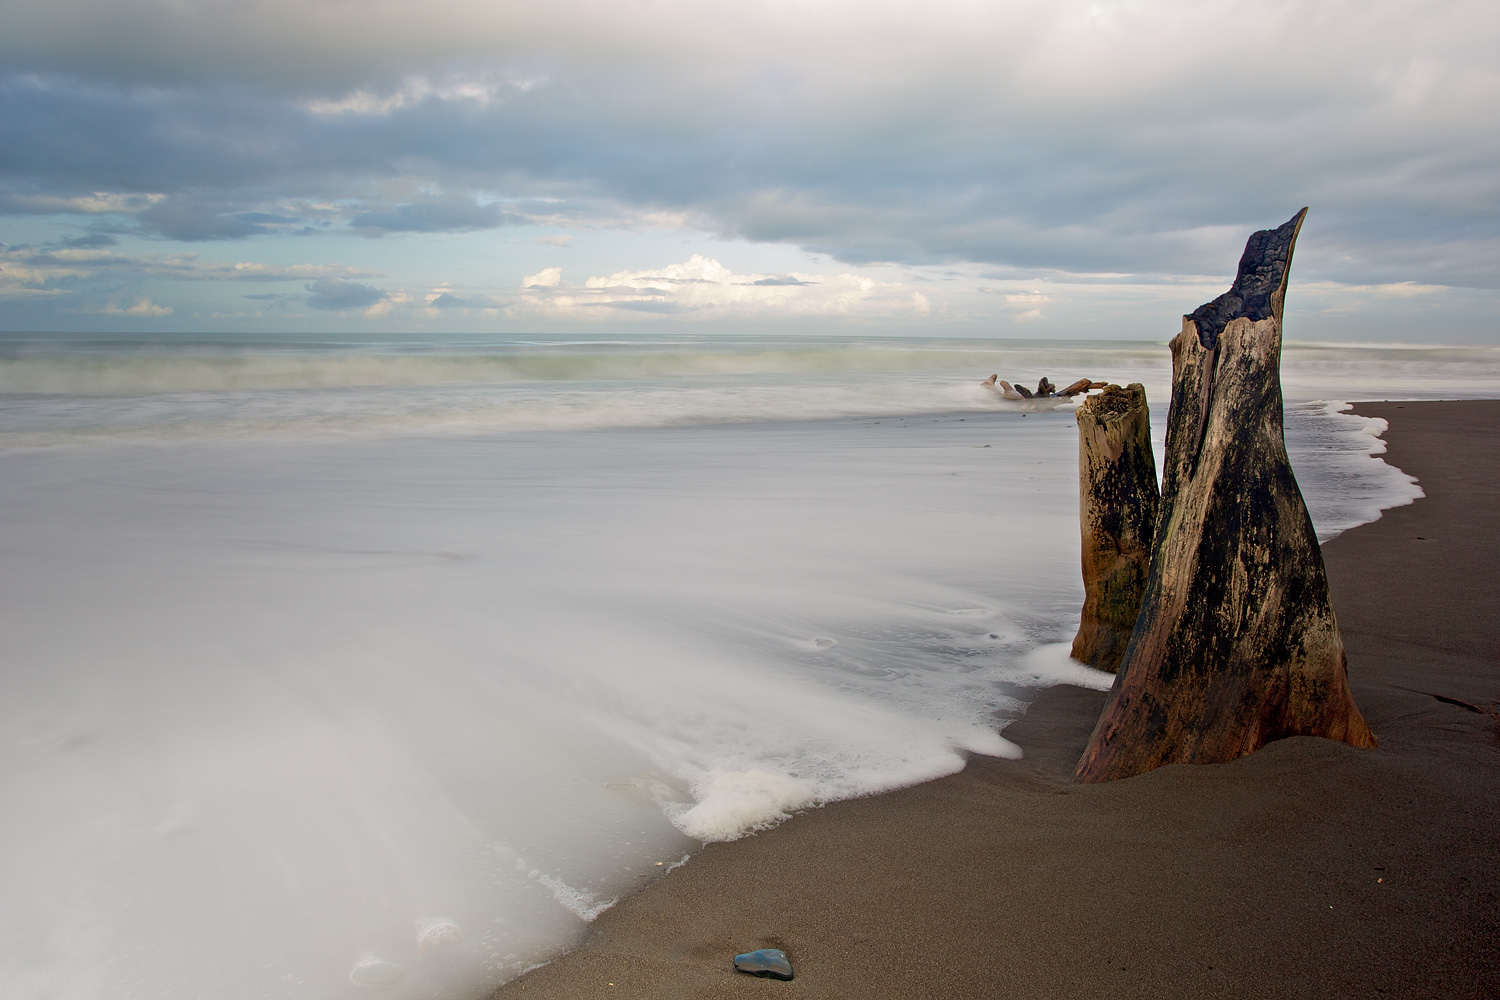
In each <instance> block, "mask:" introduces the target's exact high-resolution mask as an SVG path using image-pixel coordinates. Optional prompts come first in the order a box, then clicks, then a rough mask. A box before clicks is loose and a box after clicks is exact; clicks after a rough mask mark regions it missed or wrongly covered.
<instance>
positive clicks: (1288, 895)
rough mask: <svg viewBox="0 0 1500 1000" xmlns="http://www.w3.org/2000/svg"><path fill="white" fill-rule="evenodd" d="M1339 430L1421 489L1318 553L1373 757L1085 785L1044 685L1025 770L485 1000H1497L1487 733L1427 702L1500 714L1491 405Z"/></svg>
mask: <svg viewBox="0 0 1500 1000" xmlns="http://www.w3.org/2000/svg"><path fill="white" fill-rule="evenodd" d="M1356 409H1357V411H1358V412H1360V413H1363V414H1367V415H1373V416H1380V417H1384V418H1386V419H1387V420H1389V421H1390V424H1391V428H1390V432H1389V433H1388V434H1387V435H1386V438H1387V441H1388V442H1389V445H1390V450H1389V453H1388V455H1387V460H1388V461H1390V462H1391V463H1392V464H1394V465H1396V466H1399V467H1400V468H1401V469H1403V470H1405V471H1407V472H1409V473H1411V474H1412V475H1415V476H1417V477H1418V478H1419V479H1420V481H1421V484H1422V486H1423V488H1424V489H1425V490H1426V492H1427V498H1426V499H1424V500H1419V501H1417V503H1416V504H1414V505H1412V506H1408V507H1400V508H1396V509H1394V510H1389V511H1387V512H1386V513H1385V516H1384V517H1382V518H1381V519H1380V520H1378V521H1376V522H1375V523H1373V524H1368V525H1364V526H1362V527H1359V528H1356V529H1354V530H1352V531H1350V532H1347V533H1346V534H1344V535H1343V536H1341V537H1339V538H1337V539H1335V540H1333V541H1332V542H1330V543H1329V544H1328V545H1327V546H1325V549H1324V552H1325V557H1326V560H1327V564H1328V571H1329V576H1330V579H1331V582H1332V589H1333V599H1334V605H1335V607H1336V610H1337V613H1338V616H1339V622H1340V626H1341V628H1342V630H1343V635H1344V641H1345V643H1346V645H1347V647H1348V654H1349V667H1350V674H1351V680H1352V683H1353V687H1354V693H1355V697H1356V698H1357V700H1358V703H1359V705H1360V707H1361V709H1362V710H1363V711H1364V713H1365V716H1366V718H1367V719H1368V720H1369V722H1370V724H1371V726H1372V727H1373V728H1374V730H1375V732H1376V735H1377V736H1378V737H1379V739H1380V743H1381V746H1380V749H1379V750H1373V751H1360V750H1354V749H1351V748H1349V747H1346V746H1344V745H1342V744H1338V743H1332V742H1329V741H1326V740H1318V739H1312V738H1304V737H1299V738H1294V739H1288V740H1282V741H1280V742H1277V743H1273V744H1271V745H1270V746H1268V747H1266V748H1265V749H1263V750H1261V751H1259V752H1258V753H1255V754H1252V755H1250V756H1249V757H1245V758H1242V759H1241V760H1238V761H1235V762H1233V763H1230V764H1224V765H1210V766H1191V765H1177V766H1173V767H1167V768H1162V769H1161V770H1158V771H1155V772H1153V773H1150V774H1147V775H1143V776H1140V777H1137V778H1131V779H1128V780H1125V781H1119V782H1115V783H1112V784H1107V785H1092V786H1083V785H1077V784H1074V783H1073V782H1072V781H1071V775H1072V769H1073V765H1074V763H1075V762H1076V760H1077V758H1078V756H1079V754H1080V753H1081V752H1082V750H1083V747H1084V744H1085V742H1086V741H1087V739H1088V735H1089V732H1090V730H1091V729H1092V728H1093V724H1094V720H1095V719H1096V717H1097V716H1098V713H1099V710H1100V707H1101V706H1102V704H1103V700H1104V695H1103V694H1102V693H1099V692H1094V691H1082V690H1078V689H1075V688H1056V689H1053V690H1051V691H1048V692H1045V693H1044V694H1043V695H1042V697H1041V698H1040V699H1039V700H1038V701H1037V702H1036V703H1035V704H1034V705H1033V706H1032V708H1031V710H1030V711H1029V712H1028V713H1027V715H1026V717H1025V718H1024V719H1022V720H1020V721H1019V722H1016V723H1015V724H1013V725H1012V726H1011V727H1009V728H1008V729H1006V731H1005V734H1006V736H1008V737H1010V738H1011V739H1013V740H1015V741H1016V742H1017V743H1019V744H1020V745H1021V746H1022V747H1023V748H1025V751H1026V755H1025V759H1024V760H1021V761H1005V760H996V759H992V758H975V759H974V760H972V761H971V762H970V764H969V766H968V768H966V769H965V770H964V771H963V772H962V773H961V774H957V775H954V776H953V777H950V778H944V779H942V780H939V781H934V782H930V783H928V784H925V785H920V786H917V787H915V788H909V789H905V790H903V791H899V792H894V793H892V794H888V795H882V796H878V797H874V798H869V799H862V800H858V801H852V802H841V803H836V804H834V805H831V806H828V807H826V808H823V809H816V810H812V811H810V812H807V813H805V814H803V815H800V816H798V817H796V818H795V819H793V820H791V821H789V822H787V823H786V824H784V825H783V826H781V827H779V828H777V829H775V830H772V831H770V832H767V833H763V834H760V835H757V836H754V837H750V838H747V839H744V840H740V841H735V842H733V843H728V844H715V845H710V846H708V847H706V848H705V849H704V850H703V851H701V852H700V853H699V854H697V855H695V856H694V858H693V859H692V861H690V862H689V863H688V864H687V865H686V866H685V867H684V868H682V869H681V870H679V871H676V872H673V873H672V874H670V875H668V876H666V877H664V878H661V879H660V880H658V881H656V882H654V883H653V884H651V885H650V886H648V887H647V888H645V889H644V890H643V891H641V892H640V893H638V894H637V895H635V896H632V897H630V898H628V899H626V900H625V901H623V902H621V903H620V904H619V905H617V906H616V907H614V908H613V909H612V910H610V911H608V912H607V913H605V914H604V915H603V916H602V917H600V918H599V920H598V921H597V922H596V923H595V924H594V925H593V926H592V928H591V929H590V933H589V936H588V938H587V940H586V941H585V943H584V944H583V946H582V947H580V948H579V949H578V950H577V951H574V952H572V953H571V954H569V955H567V956H565V957H564V958H562V959H561V960H559V961H557V962H555V963H553V964H551V965H549V966H546V967H544V968H542V969H538V970H536V971H534V972H532V973H530V974H529V975H527V976H525V977H523V978H521V979H519V980H516V981H515V982H512V983H510V984H508V985H507V986H506V987H505V988H503V989H502V990H501V991H500V992H499V993H498V994H497V996H499V997H507V998H508V997H526V998H537V997H558V998H587V997H596V996H597V997H664V998H670V997H743V996H750V995H761V996H777V997H782V996H784V997H794V996H807V997H849V998H876V997H902V998H916V997H955V998H967V997H976V998H977V997H983V998H992V997H993V998H1000V997H1026V998H1047V997H1108V998H1111V1000H1119V998H1124V997H1153V998H1155V997H1163V998H1173V1000H1188V998H1197V997H1319V998H1321V997H1356V996H1358V997H1373V996H1395V997H1434V998H1435V997H1444V998H1450V997H1452V998H1459V997H1497V996H1500V728H1497V723H1496V721H1495V719H1493V718H1492V717H1491V716H1490V715H1488V714H1485V713H1483V712H1477V711H1472V710H1470V709H1469V708H1466V707H1464V705H1462V704H1454V703H1451V702H1447V701H1442V700H1439V698H1438V697H1437V696H1442V697H1443V698H1449V699H1455V700H1457V701H1459V702H1466V703H1468V704H1470V705H1473V706H1479V707H1488V706H1490V705H1492V704H1493V703H1495V702H1500V587H1497V580H1496V567H1497V565H1500V502H1497V494H1500V485H1497V484H1500V402H1491V401H1483V402H1456V403H1405V404H1397V403H1380V404H1361V405H1359V406H1358V407H1357V408H1356ZM759 947H779V948H783V949H785V950H786V951H787V953H788V954H789V955H790V956H791V959H792V962H793V964H794V966H795V968H796V973H797V978H796V979H795V980H794V981H792V982H775V981H770V980H762V979H756V978H752V977H750V976H746V975H743V974H740V973H736V972H734V971H733V969H732V968H731V960H732V957H733V955H734V954H735V953H736V952H740V951H747V950H750V949H752V948H759ZM611 984H612V985H611Z"/></svg>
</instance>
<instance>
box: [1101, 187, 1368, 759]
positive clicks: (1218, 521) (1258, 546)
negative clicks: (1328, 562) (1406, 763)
mask: <svg viewBox="0 0 1500 1000" xmlns="http://www.w3.org/2000/svg"><path fill="white" fill-rule="evenodd" d="M1306 213H1307V210H1306V209H1303V210H1302V211H1300V212H1298V213H1297V214H1296V215H1295V216H1293V217H1292V219H1291V220H1290V221H1288V222H1287V223H1286V224H1285V225H1283V226H1281V227H1279V228H1277V229H1271V230H1264V231H1262V232H1258V233H1255V234H1254V235H1252V236H1251V237H1250V240H1249V242H1248V243H1247V244H1246V246H1245V253H1244V256H1243V257H1242V258H1241V259H1240V266H1239V273H1238V275H1237V277H1236V278H1235V281H1234V285H1233V287H1232V288H1231V289H1230V290H1229V291H1228V292H1226V293H1225V294H1223V295H1221V296H1219V297H1218V298H1216V299H1214V300H1213V301H1212V302H1209V303H1207V304H1205V305H1203V306H1201V307H1199V308H1198V309H1197V310H1195V311H1194V312H1193V313H1192V314H1191V315H1189V316H1184V317H1183V321H1182V332H1181V333H1179V334H1178V335H1177V336H1176V337H1175V338H1173V340H1172V343H1171V350H1172V402H1171V407H1170V410H1169V412H1168V416H1167V447H1166V457H1165V462H1164V468H1163V471H1162V495H1161V510H1160V514H1159V518H1158V521H1157V526H1156V533H1155V538H1154V540H1153V542H1152V551H1151V564H1150V570H1149V573H1148V575H1147V580H1146V589H1145V594H1144V597H1143V600H1142V606H1141V613H1140V616H1139V618H1138V619H1137V620H1136V623H1135V629H1134V631H1133V633H1132V635H1131V638H1130V644H1129V646H1128V648H1127V649H1126V651H1125V655H1124V658H1123V660H1122V661H1121V664H1120V668H1119V672H1118V674H1117V675H1116V678H1115V683H1114V687H1113V688H1112V689H1111V690H1110V695H1109V700H1108V702H1107V703H1106V705H1105V708H1104V712H1103V714H1102V715H1101V716H1100V718H1099V722H1098V724H1097V726H1096V727H1095V729H1094V732H1093V735H1092V737H1091V738H1090V740H1089V744H1088V748H1087V749H1086V750H1085V751H1084V755H1083V757H1082V759H1081V760H1080V761H1079V762H1078V768H1077V772H1076V773H1077V776H1078V778H1079V779H1080V780H1082V781H1086V782H1099V781H1110V780H1113V779H1116V778H1125V777H1129V776H1131V775H1135V774H1140V773H1142V772H1145V771H1149V770H1151V769H1153V768H1156V767H1160V766H1162V765H1164V764H1173V763H1215V762H1222V761H1228V760H1233V759H1234V758H1236V757H1239V756H1242V755H1243V754H1247V753H1250V752H1252V751H1254V750H1256V749H1258V748H1260V747H1261V746H1263V745H1265V744H1266V743H1268V742H1270V741H1271V740H1274V739H1278V738H1280V737H1284V736H1295V735H1306V736H1323V737H1327V738H1329V739H1335V740H1342V741H1343V742H1345V743H1349V744H1351V745H1353V746H1357V747H1373V746H1375V737H1374V735H1373V734H1372V733H1371V732H1370V729H1369V726H1367V725H1366V724H1365V720H1364V717H1363V716H1362V715H1361V714H1360V712H1359V709H1358V708H1357V707H1356V706H1355V704H1354V698H1353V696H1352V695H1351V693H1350V691H1349V683H1348V677H1347V673H1346V665H1345V659H1344V644H1343V640H1342V639H1341V637H1340V636H1339V630H1338V623H1337V621H1335V619H1334V614H1333V607H1332V605H1331V603H1330V602H1329V597H1328V579H1327V576H1326V574H1325V572H1324V569H1323V556H1322V552H1321V550H1320V549H1319V547H1318V539H1317V536H1316V534H1315V533H1314V531H1313V525H1312V520H1311V519H1310V518H1309V517H1308V513H1307V506H1306V505H1305V504H1304V503H1303V500H1302V494H1301V492H1300V491H1299V490H1298V488H1297V481H1296V479H1295V477H1294V476H1293V474H1292V467H1291V463H1290V462H1289V461H1288V459H1287V455H1286V444H1285V441H1284V439H1283V427H1282V399H1281V379H1280V366H1281V334H1282V315H1283V307H1284V304H1285V297H1286V287H1287V274H1288V270H1289V267H1290V264H1291V258H1292V251H1293V248H1294V247H1295V245H1296V239H1297V233H1298V231H1299V230H1300V229H1301V227H1302V220H1303V218H1304V217H1305V216H1306Z"/></svg>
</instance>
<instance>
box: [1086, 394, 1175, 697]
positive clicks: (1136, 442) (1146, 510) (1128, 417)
mask: <svg viewBox="0 0 1500 1000" xmlns="http://www.w3.org/2000/svg"><path fill="white" fill-rule="evenodd" d="M1077 417H1078V523H1079V529H1080V532H1081V534H1082V536H1083V538H1082V541H1083V591H1084V597H1083V612H1082V619H1083V620H1082V621H1081V622H1080V623H1079V625H1078V634H1077V635H1076V636H1074V637H1073V659H1075V660H1080V661H1082V662H1084V663H1087V664H1089V665H1090V666H1092V667H1097V668H1098V669H1100V670H1109V671H1114V670H1115V669H1116V668H1118V667H1119V665H1120V658H1121V657H1122V656H1124V655H1125V646H1126V644H1127V643H1129V642H1130V633H1131V632H1132V631H1133V630H1134V629H1135V620H1136V618H1137V617H1138V616H1139V615H1140V613H1141V596H1142V595H1143V594H1144V593H1145V590H1146V569H1147V566H1148V565H1149V564H1150V561H1151V539H1152V537H1153V536H1154V535H1155V533H1156V509H1157V505H1158V502H1159V500H1160V496H1161V494H1160V491H1159V490H1158V489H1157V487H1156V460H1155V458H1153V457H1152V454H1151V414H1150V412H1149V411H1148V410H1147V408H1146V389H1145V387H1144V386H1142V385H1141V384H1140V383H1139V382H1136V383H1133V384H1131V385H1129V386H1127V387H1126V388H1123V389H1122V388H1120V387H1119V386H1117V385H1111V386H1108V387H1106V388H1105V390H1104V391H1103V392H1101V393H1100V394H1099V395H1097V396H1091V397H1089V398H1088V399H1087V400H1085V401H1084V403H1083V405H1082V406H1080V407H1079V408H1078V411H1077Z"/></svg>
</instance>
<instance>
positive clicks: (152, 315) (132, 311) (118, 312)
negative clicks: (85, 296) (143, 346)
mask: <svg viewBox="0 0 1500 1000" xmlns="http://www.w3.org/2000/svg"><path fill="white" fill-rule="evenodd" d="M91 311H93V312H99V313H102V314H103V315H105V316H134V317H136V318H138V319H161V318H162V317H164V316H170V315H172V312H173V309H172V307H171V306H159V305H157V304H156V303H155V302H152V301H151V300H150V299H149V298H145V297H142V298H139V299H136V300H135V301H134V302H133V303H131V304H130V305H128V306H121V305H118V304H115V303H111V304H110V305H107V306H105V307H104V308H102V309H97V310H91Z"/></svg>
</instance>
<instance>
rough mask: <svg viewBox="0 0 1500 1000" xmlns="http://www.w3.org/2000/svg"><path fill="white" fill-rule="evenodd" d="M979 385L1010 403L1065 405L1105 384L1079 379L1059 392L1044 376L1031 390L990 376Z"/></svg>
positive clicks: (1101, 387) (997, 376) (998, 377)
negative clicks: (1039, 401) (1032, 401)
mask: <svg viewBox="0 0 1500 1000" xmlns="http://www.w3.org/2000/svg"><path fill="white" fill-rule="evenodd" d="M979 384H980V385H982V386H984V387H985V388H986V389H994V390H996V391H997V392H999V393H1000V394H1001V395H1002V396H1004V397H1005V398H1006V399H1009V400H1012V401H1016V400H1030V399H1051V400H1056V401H1057V402H1058V403H1065V402H1068V401H1070V400H1071V399H1072V398H1073V397H1074V396H1076V395H1078V394H1079V393H1085V394H1086V393H1088V392H1089V390H1091V389H1103V388H1104V386H1105V384H1106V383H1104V382H1095V381H1093V380H1092V379H1086V378H1081V379H1079V380H1078V381H1076V382H1073V383H1071V384H1070V385H1069V386H1068V387H1067V388H1066V389H1062V390H1059V389H1058V388H1057V386H1055V385H1053V384H1052V380H1051V379H1049V378H1047V377H1046V376H1045V375H1044V376H1042V378H1041V380H1040V381H1039V382H1037V384H1036V389H1035V390H1032V389H1028V388H1026V387H1025V386H1024V385H1022V384H1020V383H1019V382H1017V383H1015V384H1011V383H1010V382H1007V381H1005V379H1003V378H1001V377H1000V376H999V375H991V376H990V377H989V378H987V379H985V380H984V381H983V382H981V383H979Z"/></svg>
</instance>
